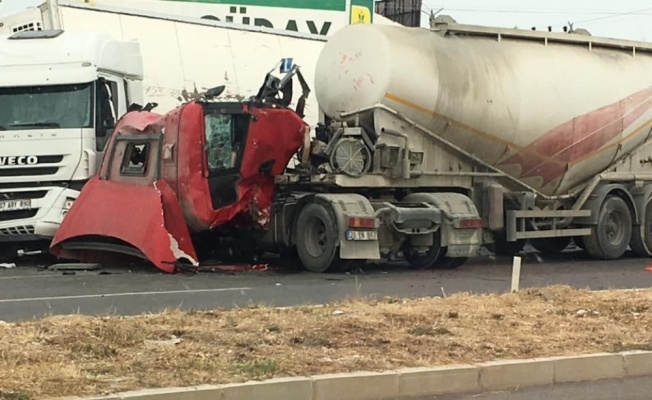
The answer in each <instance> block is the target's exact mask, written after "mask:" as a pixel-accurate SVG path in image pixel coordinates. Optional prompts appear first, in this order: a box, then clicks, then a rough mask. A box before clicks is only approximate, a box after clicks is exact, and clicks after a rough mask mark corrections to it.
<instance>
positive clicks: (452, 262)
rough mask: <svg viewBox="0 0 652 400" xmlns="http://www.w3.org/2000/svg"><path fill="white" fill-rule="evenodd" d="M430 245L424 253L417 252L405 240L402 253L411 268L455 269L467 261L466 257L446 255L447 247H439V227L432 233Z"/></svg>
mask: <svg viewBox="0 0 652 400" xmlns="http://www.w3.org/2000/svg"><path fill="white" fill-rule="evenodd" d="M432 243H433V244H432V246H431V247H430V249H429V250H428V252H427V253H426V254H424V255H420V254H417V253H415V252H414V251H413V249H412V248H411V245H410V242H408V241H406V242H405V244H404V246H403V255H404V256H405V260H406V261H407V262H408V264H409V265H410V267H412V269H416V270H424V269H456V268H459V267H461V266H462V265H464V264H465V263H466V262H467V261H468V257H461V258H450V257H446V251H447V247H441V229H439V230H437V231H436V232H434V233H433V235H432Z"/></svg>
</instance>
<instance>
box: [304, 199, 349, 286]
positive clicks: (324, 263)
mask: <svg viewBox="0 0 652 400" xmlns="http://www.w3.org/2000/svg"><path fill="white" fill-rule="evenodd" d="M336 226H337V225H336V222H335V218H334V217H333V216H332V215H331V213H330V212H329V211H328V209H327V208H326V207H325V206H324V205H322V204H321V203H311V204H308V205H307V206H305V207H304V208H303V209H302V210H301V212H300V213H299V218H298V219H297V225H296V247H297V253H298V255H299V259H300V260H301V263H302V264H303V266H304V268H305V269H307V270H308V271H310V272H316V273H322V272H327V271H333V270H336V269H339V268H340V267H341V266H342V265H343V262H342V260H341V259H340V257H339V249H338V241H339V237H338V232H337V228H336Z"/></svg>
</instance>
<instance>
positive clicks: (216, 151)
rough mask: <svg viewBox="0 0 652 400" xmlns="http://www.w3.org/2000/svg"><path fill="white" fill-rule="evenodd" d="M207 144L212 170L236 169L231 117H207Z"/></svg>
mask: <svg viewBox="0 0 652 400" xmlns="http://www.w3.org/2000/svg"><path fill="white" fill-rule="evenodd" d="M206 144H207V147H208V149H207V155H208V167H209V168H210V169H230V168H233V167H235V158H236V153H235V151H234V149H233V140H232V119H231V115H207V116H206Z"/></svg>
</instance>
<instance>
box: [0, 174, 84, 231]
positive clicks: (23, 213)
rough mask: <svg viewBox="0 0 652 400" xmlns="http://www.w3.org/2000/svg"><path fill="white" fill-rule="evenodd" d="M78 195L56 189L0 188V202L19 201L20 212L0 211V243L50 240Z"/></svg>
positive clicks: (74, 191) (67, 190)
mask: <svg viewBox="0 0 652 400" xmlns="http://www.w3.org/2000/svg"><path fill="white" fill-rule="evenodd" d="M78 196H79V192H78V191H77V190H72V189H68V188H63V187H58V186H48V187H36V188H12V189H0V202H2V201H6V200H19V201H22V202H23V204H21V206H20V207H19V208H20V209H11V210H9V211H0V243H3V242H4V243H7V242H26V241H35V240H51V239H52V238H53V237H54V234H55V233H56V231H57V229H59V226H60V225H61V222H62V221H63V218H64V217H65V215H66V213H67V212H68V210H69V209H70V207H71V206H72V203H73V202H74V200H75V199H77V197H78ZM25 201H29V203H30V204H29V205H27V204H24V203H25Z"/></svg>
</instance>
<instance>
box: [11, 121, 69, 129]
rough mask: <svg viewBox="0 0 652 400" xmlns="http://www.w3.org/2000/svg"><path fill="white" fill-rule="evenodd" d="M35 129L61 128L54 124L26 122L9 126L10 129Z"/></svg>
mask: <svg viewBox="0 0 652 400" xmlns="http://www.w3.org/2000/svg"><path fill="white" fill-rule="evenodd" d="M32 126H33V127H37V128H61V125H59V124H58V123H56V122H26V123H24V124H11V125H9V127H10V128H27V127H32Z"/></svg>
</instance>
